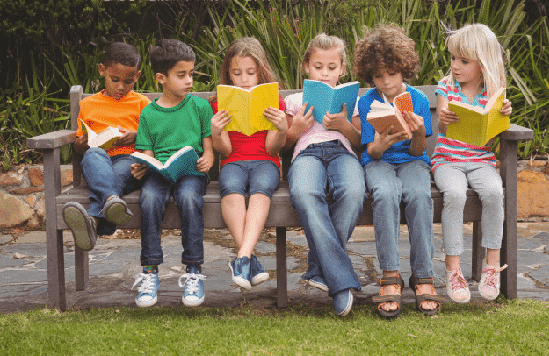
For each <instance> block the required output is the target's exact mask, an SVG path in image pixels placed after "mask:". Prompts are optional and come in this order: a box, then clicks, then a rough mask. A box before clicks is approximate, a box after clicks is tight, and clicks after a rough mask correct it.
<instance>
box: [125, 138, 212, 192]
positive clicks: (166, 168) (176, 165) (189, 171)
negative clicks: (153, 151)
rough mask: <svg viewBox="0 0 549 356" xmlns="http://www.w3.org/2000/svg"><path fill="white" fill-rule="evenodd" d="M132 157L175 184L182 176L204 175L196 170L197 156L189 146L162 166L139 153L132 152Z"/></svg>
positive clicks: (155, 160) (154, 159) (160, 163)
mask: <svg viewBox="0 0 549 356" xmlns="http://www.w3.org/2000/svg"><path fill="white" fill-rule="evenodd" d="M132 156H134V157H135V158H137V160H138V161H139V163H142V164H146V165H148V166H149V167H150V168H152V169H153V170H155V171H157V172H158V173H160V174H161V175H162V176H163V177H164V178H165V179H167V180H169V181H171V182H173V183H175V182H177V180H178V179H179V178H181V177H182V176H184V175H205V173H201V172H199V171H197V170H196V161H198V154H197V153H196V151H195V150H194V148H192V147H191V146H185V147H183V148H181V149H180V150H179V151H177V152H176V153H174V154H173V155H172V156H171V157H170V158H168V160H167V161H166V162H164V164H162V162H160V161H159V160H157V159H156V158H154V157H151V156H149V155H146V154H144V153H141V152H134V153H132Z"/></svg>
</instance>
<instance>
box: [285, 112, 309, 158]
mask: <svg viewBox="0 0 549 356" xmlns="http://www.w3.org/2000/svg"><path fill="white" fill-rule="evenodd" d="M306 109H307V103H303V105H301V108H300V109H299V111H298V112H297V114H296V115H295V116H291V115H287V120H288V125H289V128H288V132H287V134H286V145H285V146H284V147H285V148H286V149H289V148H292V146H293V145H294V144H295V143H296V142H297V140H299V138H300V137H301V135H303V133H305V132H306V131H307V130H309V129H310V128H311V126H313V123H314V122H315V119H314V117H313V110H314V108H313V107H312V106H311V107H310V108H309V111H307V113H305V110H306Z"/></svg>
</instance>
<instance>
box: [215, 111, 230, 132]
mask: <svg viewBox="0 0 549 356" xmlns="http://www.w3.org/2000/svg"><path fill="white" fill-rule="evenodd" d="M229 122H231V115H229V112H228V111H227V110H219V111H218V112H217V113H216V114H215V115H214V116H212V120H211V130H212V135H215V136H219V135H221V132H222V131H223V128H225V126H227V124H228V123H229Z"/></svg>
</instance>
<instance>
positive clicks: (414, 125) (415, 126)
mask: <svg viewBox="0 0 549 356" xmlns="http://www.w3.org/2000/svg"><path fill="white" fill-rule="evenodd" d="M402 116H403V117H404V120H406V122H407V123H408V126H409V127H410V131H412V134H413V135H421V136H425V125H424V123H423V118H422V117H421V116H419V115H418V114H416V113H413V112H411V111H403V112H402Z"/></svg>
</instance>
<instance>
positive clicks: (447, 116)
mask: <svg viewBox="0 0 549 356" xmlns="http://www.w3.org/2000/svg"><path fill="white" fill-rule="evenodd" d="M438 122H439V126H440V125H442V126H443V130H441V131H442V132H446V127H447V126H448V125H450V124H454V123H456V122H459V117H457V115H456V113H455V112H453V111H451V110H448V107H445V108H444V109H442V110H440V112H439V114H438ZM439 129H441V128H440V127H439Z"/></svg>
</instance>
